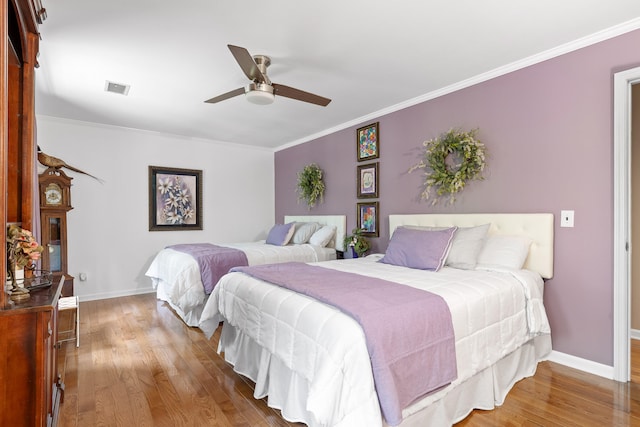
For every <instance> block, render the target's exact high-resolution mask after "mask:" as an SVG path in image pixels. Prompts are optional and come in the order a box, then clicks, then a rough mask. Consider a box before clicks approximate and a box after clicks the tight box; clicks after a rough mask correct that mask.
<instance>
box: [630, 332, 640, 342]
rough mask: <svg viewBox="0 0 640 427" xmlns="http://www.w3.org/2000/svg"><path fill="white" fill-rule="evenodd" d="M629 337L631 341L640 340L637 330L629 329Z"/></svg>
mask: <svg viewBox="0 0 640 427" xmlns="http://www.w3.org/2000/svg"><path fill="white" fill-rule="evenodd" d="M629 335H630V336H631V339H634V340H640V330H638V329H631V331H630V334H629Z"/></svg>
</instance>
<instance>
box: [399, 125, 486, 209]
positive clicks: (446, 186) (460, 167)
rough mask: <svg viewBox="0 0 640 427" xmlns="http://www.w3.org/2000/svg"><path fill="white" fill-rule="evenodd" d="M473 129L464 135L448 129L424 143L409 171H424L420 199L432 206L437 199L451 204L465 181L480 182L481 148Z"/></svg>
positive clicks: (456, 130)
mask: <svg viewBox="0 0 640 427" xmlns="http://www.w3.org/2000/svg"><path fill="white" fill-rule="evenodd" d="M476 133H477V129H474V130H471V131H469V132H464V131H461V130H459V129H450V130H449V131H448V132H445V133H443V134H442V135H440V136H438V137H437V138H433V139H430V140H428V141H425V142H424V143H423V144H422V146H423V149H424V153H423V154H422V158H421V159H420V161H419V162H418V163H417V164H415V165H413V166H412V167H411V168H410V169H409V172H413V171H415V170H417V169H424V170H425V172H424V176H425V180H424V190H423V191H422V193H421V195H420V197H421V198H422V199H423V200H429V199H431V198H432V197H433V199H432V202H431V204H432V205H435V204H436V203H437V202H438V200H439V198H441V197H443V196H444V197H448V198H449V202H450V203H453V202H454V201H455V194H456V193H459V192H460V191H462V190H463V189H464V187H465V185H466V183H467V181H469V180H474V179H483V177H482V171H483V170H484V168H485V164H486V163H485V162H486V160H485V146H484V144H483V143H482V142H481V141H480V140H478V139H477V138H476ZM433 193H435V195H434V194H433Z"/></svg>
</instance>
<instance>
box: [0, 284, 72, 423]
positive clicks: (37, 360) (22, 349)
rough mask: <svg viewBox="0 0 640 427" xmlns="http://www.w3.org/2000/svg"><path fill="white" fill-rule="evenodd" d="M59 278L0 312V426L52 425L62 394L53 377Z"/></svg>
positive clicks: (56, 361) (55, 354)
mask: <svg viewBox="0 0 640 427" xmlns="http://www.w3.org/2000/svg"><path fill="white" fill-rule="evenodd" d="M63 284H64V278H62V279H61V280H60V282H58V283H54V284H52V285H51V286H50V287H49V288H44V289H39V290H34V291H32V292H31V298H30V299H29V300H28V301H25V302H22V303H17V304H14V305H12V306H10V307H8V308H5V309H4V310H2V311H0V353H2V355H1V356H0V426H12V427H20V426H25V427H26V426H55V425H56V423H57V421H58V410H59V408H60V403H61V400H62V398H63V394H64V385H63V384H62V382H61V381H60V379H59V376H58V360H57V359H58V357H57V356H58V351H57V341H58V299H59V298H60V292H61V291H62V286H63Z"/></svg>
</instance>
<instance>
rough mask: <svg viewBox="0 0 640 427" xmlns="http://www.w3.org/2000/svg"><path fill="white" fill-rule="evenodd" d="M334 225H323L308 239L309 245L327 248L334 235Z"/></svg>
mask: <svg viewBox="0 0 640 427" xmlns="http://www.w3.org/2000/svg"><path fill="white" fill-rule="evenodd" d="M336 230H337V227H336V226H335V225H324V226H322V227H320V229H319V230H318V231H316V232H315V233H313V235H312V236H311V237H310V238H309V243H310V244H312V245H315V246H322V247H323V248H324V247H325V246H327V245H328V244H329V243H330V242H331V239H333V236H334V235H335V234H336Z"/></svg>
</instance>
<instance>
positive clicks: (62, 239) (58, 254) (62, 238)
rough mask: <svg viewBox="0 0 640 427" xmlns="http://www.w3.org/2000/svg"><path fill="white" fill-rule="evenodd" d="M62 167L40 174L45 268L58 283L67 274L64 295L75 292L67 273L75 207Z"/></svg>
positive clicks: (43, 266) (41, 222)
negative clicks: (69, 231)
mask: <svg viewBox="0 0 640 427" xmlns="http://www.w3.org/2000/svg"><path fill="white" fill-rule="evenodd" d="M72 179H73V178H69V177H68V176H67V175H66V174H65V173H64V172H63V171H62V170H60V169H56V168H48V169H47V170H45V171H44V172H42V173H41V174H40V175H39V176H38V182H39V185H40V226H41V230H42V232H41V236H40V239H41V240H42V246H43V247H44V251H43V252H42V269H43V270H49V271H51V273H53V281H54V283H58V282H59V281H60V278H61V277H62V276H64V277H65V280H64V285H63V287H62V296H63V297H67V296H72V295H73V277H72V276H70V275H68V274H67V212H69V211H70V210H71V209H73V206H71V180H72Z"/></svg>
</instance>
